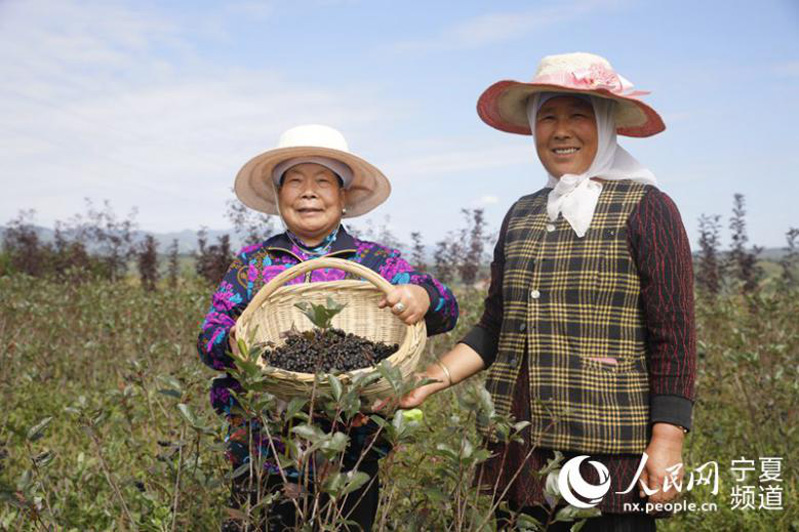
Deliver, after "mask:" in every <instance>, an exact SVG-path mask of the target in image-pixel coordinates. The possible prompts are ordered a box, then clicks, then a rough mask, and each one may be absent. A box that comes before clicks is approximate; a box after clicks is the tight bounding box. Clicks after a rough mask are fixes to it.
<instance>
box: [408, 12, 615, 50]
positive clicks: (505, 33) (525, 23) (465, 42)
mask: <svg viewBox="0 0 799 532" xmlns="http://www.w3.org/2000/svg"><path fill="white" fill-rule="evenodd" d="M621 3H623V2H622V0H573V1H572V2H562V3H557V4H554V5H552V6H551V7H549V6H547V7H538V8H535V9H531V10H525V11H515V12H505V13H490V14H486V15H480V16H477V17H473V18H470V19H466V20H463V21H460V22H458V23H457V24H455V25H452V26H450V27H448V28H445V29H444V30H442V31H441V32H440V33H439V34H438V35H436V36H433V37H430V38H427V39H421V40H411V41H404V42H400V43H397V44H395V45H394V46H393V48H394V50H395V51H398V52H406V51H422V50H427V51H430V50H458V49H468V48H479V47H482V46H489V45H492V44H496V43H501V42H505V41H510V40H513V39H516V38H518V37H521V36H523V35H524V34H526V33H529V32H531V31H535V30H537V29H541V28H546V27H548V26H552V25H555V24H559V23H562V22H565V21H568V20H572V19H574V18H578V17H580V16H583V15H586V14H588V13H591V12H594V11H597V10H600V9H607V8H613V7H616V6H618V5H620V4H621Z"/></svg>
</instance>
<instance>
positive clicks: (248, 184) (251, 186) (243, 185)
mask: <svg viewBox="0 0 799 532" xmlns="http://www.w3.org/2000/svg"><path fill="white" fill-rule="evenodd" d="M314 156H316V157H319V156H322V157H330V158H331V159H335V160H337V161H341V162H342V163H344V164H346V165H347V166H349V167H350V168H351V169H352V181H351V182H350V185H349V186H348V187H347V200H346V205H345V206H346V208H347V213H346V214H344V215H343V216H342V217H343V218H352V217H354V216H360V215H362V214H366V213H367V212H369V211H371V210H372V209H374V208H375V207H377V206H378V205H380V204H381V203H383V202H384V201H386V198H388V196H389V194H391V184H390V183H389V181H388V178H386V176H385V175H384V174H383V172H381V171H380V170H379V169H377V167H375V166H374V165H372V164H370V163H368V162H367V161H365V160H363V159H361V158H360V157H358V156H356V155H353V154H351V153H347V152H343V151H340V150H334V149H332V148H320V147H316V146H295V147H291V148H276V149H273V150H269V151H267V152H264V153H262V154H260V155H257V156H255V157H253V158H252V159H250V160H249V161H248V162H247V163H246V164H245V165H244V166H243V167H242V168H241V170H239V173H238V174H237V175H236V182H235V185H234V187H233V189H234V190H235V192H236V196H238V198H239V199H240V200H241V202H242V203H244V204H245V205H246V206H247V207H250V208H251V209H255V210H257V211H261V212H264V213H266V214H275V215H278V214H279V211H278V208H277V191H276V190H275V186H274V184H273V183H272V171H273V170H274V169H275V166H277V165H278V164H280V163H282V162H283V161H285V160H287V159H292V158H295V157H314Z"/></svg>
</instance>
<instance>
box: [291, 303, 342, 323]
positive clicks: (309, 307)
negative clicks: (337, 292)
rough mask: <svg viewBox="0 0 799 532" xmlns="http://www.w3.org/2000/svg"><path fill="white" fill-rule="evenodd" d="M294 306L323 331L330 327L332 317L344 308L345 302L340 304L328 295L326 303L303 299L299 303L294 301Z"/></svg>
mask: <svg viewBox="0 0 799 532" xmlns="http://www.w3.org/2000/svg"><path fill="white" fill-rule="evenodd" d="M294 306H295V307H297V308H298V309H300V310H301V311H302V313H303V314H305V316H306V317H307V318H308V319H309V320H311V323H313V324H314V325H316V326H317V327H318V328H320V329H322V330H323V331H326V330H328V329H329V328H330V326H331V322H332V321H333V317H334V316H335V315H336V314H338V313H339V312H341V311H342V310H344V307H346V306H347V304H346V303H344V304H343V305H342V304H341V303H337V302H336V301H334V300H333V298H331V297H328V298H327V305H315V304H313V303H306V302H305V301H303V302H301V303H295V304H294Z"/></svg>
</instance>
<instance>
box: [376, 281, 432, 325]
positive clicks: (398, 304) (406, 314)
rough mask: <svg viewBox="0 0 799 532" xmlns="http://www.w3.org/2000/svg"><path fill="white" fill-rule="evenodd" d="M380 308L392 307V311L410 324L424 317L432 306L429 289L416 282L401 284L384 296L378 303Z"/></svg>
mask: <svg viewBox="0 0 799 532" xmlns="http://www.w3.org/2000/svg"><path fill="white" fill-rule="evenodd" d="M378 306H379V307H380V308H385V307H391V312H393V313H394V314H396V315H397V317H398V318H399V319H401V320H402V321H403V322H405V323H406V324H408V325H413V324H414V323H417V322H419V321H421V320H422V319H424V315H425V314H427V309H428V308H430V296H429V295H428V293H427V290H425V289H424V288H422V287H421V286H417V285H415V284H401V285H397V286H395V287H394V289H393V290H392V291H391V292H389V293H388V295H386V296H384V297H383V299H382V300H380V303H379V304H378Z"/></svg>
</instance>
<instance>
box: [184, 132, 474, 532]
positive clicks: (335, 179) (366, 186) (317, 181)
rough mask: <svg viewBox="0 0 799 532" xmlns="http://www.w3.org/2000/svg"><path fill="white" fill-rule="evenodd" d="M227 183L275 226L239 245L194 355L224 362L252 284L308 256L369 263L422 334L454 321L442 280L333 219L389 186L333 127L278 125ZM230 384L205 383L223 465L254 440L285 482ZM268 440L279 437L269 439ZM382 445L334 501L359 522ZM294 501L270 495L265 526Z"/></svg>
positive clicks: (366, 513)
mask: <svg viewBox="0 0 799 532" xmlns="http://www.w3.org/2000/svg"><path fill="white" fill-rule="evenodd" d="M235 191H236V195H237V196H238V197H239V199H240V200H241V201H242V202H243V203H244V204H245V205H247V206H248V207H250V208H252V209H255V210H258V211H261V212H265V213H267V214H274V215H278V216H280V219H281V220H282V222H283V224H284V226H285V231H284V232H282V233H280V234H277V235H274V236H272V237H271V238H269V239H268V240H266V241H264V242H261V243H258V244H256V245H252V246H248V247H245V248H244V249H242V250H241V251H240V252H239V254H238V255H237V256H236V258H235V260H234V261H233V263H232V264H231V265H230V268H229V270H228V272H227V274H226V275H225V278H224V279H223V280H222V282H221V283H220V285H219V288H218V290H217V291H216V293H215V294H214V295H213V297H212V303H211V308H210V310H209V312H208V314H207V315H206V317H205V321H204V322H203V325H202V330H201V332H200V336H199V339H198V344H197V348H198V351H199V353H200V357H201V358H202V360H203V361H204V362H205V363H206V364H208V365H209V366H211V367H212V368H214V369H216V370H219V371H223V372H224V371H226V370H227V369H228V368H230V367H231V366H232V364H233V361H232V359H231V357H230V354H229V350H235V349H236V342H235V329H234V325H235V322H236V318H237V317H238V316H239V315H240V314H241V312H242V311H243V310H244V309H245V308H246V306H247V304H248V303H249V302H250V300H251V299H252V297H253V296H254V295H255V294H256V293H257V292H258V290H259V289H260V288H261V287H262V286H263V285H264V284H265V283H267V282H268V281H269V280H271V279H272V278H273V277H275V276H276V275H278V274H279V273H281V272H282V271H284V270H285V269H287V268H290V267H291V266H294V265H295V264H298V263H299V262H302V261H305V260H309V259H312V258H316V257H322V256H324V257H338V258H342V259H346V260H352V261H355V262H358V263H360V264H362V265H364V266H366V267H368V268H370V269H372V270H374V271H376V272H378V273H379V274H380V275H382V276H383V277H384V278H386V279H387V280H388V281H389V282H391V283H392V284H394V285H396V288H395V289H394V291H393V292H391V293H390V294H389V295H387V296H386V297H385V298H384V300H383V302H382V303H381V305H383V306H390V307H391V309H392V311H393V312H394V313H395V314H396V315H397V316H398V317H399V318H400V319H402V320H403V321H405V322H406V323H408V324H412V323H416V322H418V321H420V320H425V322H426V326H427V333H428V334H429V335H433V334H439V333H442V332H445V331H448V330H450V329H452V328H453V327H454V326H455V322H456V321H457V318H458V305H457V302H456V300H455V298H454V296H453V295H452V292H451V291H450V290H449V288H447V287H446V286H444V285H442V284H441V283H439V282H438V281H437V280H436V279H434V278H433V277H431V276H430V275H427V274H425V273H423V272H418V271H414V269H413V268H412V267H411V265H410V264H408V263H407V262H406V261H405V260H404V259H403V258H402V257H401V256H400V253H399V252H398V251H397V250H394V249H390V248H387V247H385V246H382V245H380V244H377V243H375V242H367V241H363V240H360V239H358V238H356V237H354V236H352V235H350V234H349V233H348V232H347V230H346V228H345V227H344V225H343V224H342V223H341V221H342V219H343V218H351V217H354V216H359V215H361V214H365V213H367V212H369V211H371V210H372V209H374V208H375V207H377V206H378V205H380V204H381V203H382V202H383V201H385V199H386V198H387V197H388V195H389V193H390V191H391V187H390V185H389V182H388V179H387V178H386V177H385V176H384V175H383V173H382V172H381V171H380V170H379V169H377V168H376V167H375V166H373V165H372V164H370V163H369V162H367V161H365V160H364V159H362V158H360V157H358V156H356V155H354V154H352V153H350V151H349V149H348V146H347V143H346V140H345V139H344V137H343V136H342V134H341V133H339V132H338V131H336V130H335V129H333V128H330V127H327V126H321V125H305V126H298V127H295V128H292V129H289V130H287V131H286V132H285V133H283V135H282V136H281V137H280V141H279V142H278V146H277V147H276V148H274V149H272V150H269V151H267V152H265V153H262V154H261V155H258V156H257V157H254V158H253V159H252V160H250V161H249V162H248V163H247V164H245V165H244V167H243V168H242V169H241V170H240V171H239V173H238V175H237V177H236V183H235ZM345 276H346V274H345V272H343V271H341V270H336V269H323V270H316V271H313V272H312V273H311V274H310V275H309V276H307V277H306V278H304V279H303V278H298V279H295V280H294V281H291V282H290V283H288V284H294V283H302V282H320V281H336V280H341V279H344V278H345ZM240 389H241V388H240V386H239V383H238V382H236V380H235V379H233V378H232V377H231V376H230V375H229V374H227V375H225V376H222V377H219V378H217V379H215V380H214V383H213V386H212V390H211V403H212V405H213V407H214V409H215V410H216V411H217V412H218V413H220V414H222V415H224V416H226V418H227V420H228V422H229V424H230V427H231V428H230V433H229V437H228V449H227V455H228V458H229V459H230V461H231V465H232V467H233V470H235V469H236V468H237V467H239V466H240V465H242V464H244V463H246V462H248V461H249V460H250V447H251V446H254V447H255V448H256V449H257V452H259V453H261V455H262V456H263V457H266V458H267V459H266V463H265V469H266V473H267V486H268V487H269V488H270V489H277V488H280V487H285V486H283V482H282V479H280V478H279V477H278V473H279V469H278V466H277V463H276V462H275V461H274V460H272V459H271V452H270V442H269V440H268V438H266V437H265V436H263V437H262V436H260V435H259V434H258V432H259V426H258V424H257V422H255V421H254V420H247V419H242V418H241V417H240V416H238V415H236V411H237V410H236V401H235V399H234V396H233V394H231V391H238V390H240ZM320 422H321V423H324V420H321V421H320ZM375 429H376V425H375V424H374V422H371V421H369V423H365V424H363V425H362V426H360V427H358V428H356V429H354V430H353V431H352V433H351V434H350V435H349V436H350V444H349V446H348V449H347V452H346V455H345V457H344V468H345V469H348V470H351V469H353V468H354V467H355V465H356V463H358V461H359V458H360V456H361V454H362V453H363V452H364V450H365V449H367V448H369V447H370V441H371V439H372V437H373V436H374V433H375V432H376V430H375ZM272 441H273V442H276V443H277V445H280V443H279V442H277V441H276V439H273V440H272ZM252 442H260V443H259V444H258V445H255V444H253V443H252ZM384 451H385V447H384V446H382V445H375V446H373V447H372V450H371V451H369V452H368V453H367V456H366V458H365V459H362V460H361V461H360V463H359V464H358V469H359V470H361V471H364V472H366V473H367V474H369V475H370V477H371V479H370V481H369V482H368V483H367V484H366V485H365V486H364V487H363V488H361V489H360V490H358V491H357V492H355V493H352V494H350V495H349V496H348V497H347V502H346V503H345V504H344V515H346V516H348V518H349V519H351V520H353V521H355V522H356V523H358V525H359V526H360V528H361V529H362V530H370V529H371V526H372V521H373V519H374V516H375V512H376V510H377V503H378V496H379V493H378V479H377V459H378V458H379V457H380V455H381V452H384ZM286 474H287V475H288V481H289V484H292V483H294V484H295V485H296V484H298V483H299V478H298V475H299V473H298V472H297V471H287V472H286ZM246 484H247V476H246V475H245V476H244V480H242V479H241V478H240V479H238V480H237V481H236V482H235V485H234V497H235V498H236V500H235V501H234V502H238V503H241V502H242V499H244V497H243V496H242V494H241V493H236V490H235V488H236V486H243V485H246ZM294 508H295V507H294V504H293V503H291V502H283V503H278V504H275V505H273V506H272V508H271V509H270V519H271V523H270V528H269V530H283V529H292V530H293V527H294V526H295V525H297V524H299V523H297V515H296V514H295V511H294Z"/></svg>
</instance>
